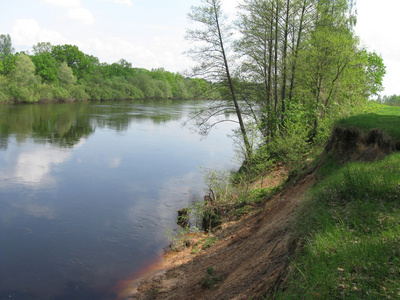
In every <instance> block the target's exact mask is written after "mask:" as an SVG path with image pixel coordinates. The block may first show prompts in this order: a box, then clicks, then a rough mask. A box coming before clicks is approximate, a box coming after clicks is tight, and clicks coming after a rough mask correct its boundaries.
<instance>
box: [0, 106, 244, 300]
mask: <svg viewBox="0 0 400 300" xmlns="http://www.w3.org/2000/svg"><path fill="white" fill-rule="evenodd" d="M202 105H205V103H204V102H173V101H136V102H90V103H89V102H85V103H65V104H41V105H21V106H0V266H1V268H0V299H85V300H86V299H114V298H116V296H114V290H113V288H114V287H115V286H116V285H117V284H118V283H119V282H121V281H123V280H124V279H125V278H129V277H132V275H133V274H135V273H136V272H138V271H139V270H140V269H142V268H145V267H146V266H147V265H148V264H150V263H151V262H153V261H154V260H156V259H157V258H158V257H160V255H161V254H162V251H163V248H164V247H165V246H166V245H167V241H166V237H165V232H166V231H167V228H169V229H171V230H173V229H175V228H176V227H177V225H176V224H175V220H176V211H177V210H178V209H179V208H182V207H184V206H186V205H188V204H191V203H193V202H195V201H199V200H201V199H202V197H203V195H204V189H205V185H204V182H203V176H204V175H203V174H202V173H201V172H199V171H200V168H201V167H204V168H213V169H232V168H235V167H237V166H236V164H235V163H234V162H233V157H234V153H233V146H232V141H231V139H230V138H229V137H228V136H227V135H228V134H230V133H231V130H232V128H234V127H235V125H234V124H233V123H221V124H219V125H218V127H217V128H216V129H215V130H213V131H212V132H211V134H210V135H209V136H208V137H207V138H205V139H201V137H200V136H199V135H197V134H196V133H193V132H192V131H191V130H190V129H189V128H186V127H182V126H181V124H182V122H183V121H184V120H185V119H186V118H187V116H188V113H189V112H190V111H191V110H193V109H196V108H198V107H199V106H202Z"/></svg>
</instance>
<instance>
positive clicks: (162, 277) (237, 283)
mask: <svg viewBox="0 0 400 300" xmlns="http://www.w3.org/2000/svg"><path fill="white" fill-rule="evenodd" d="M274 174H275V176H272V177H271V176H268V177H266V178H265V179H264V180H261V181H259V182H257V183H255V185H256V186H258V187H261V186H262V187H266V186H274V185H276V184H278V183H280V182H281V181H282V180H283V179H286V175H287V172H285V171H284V170H283V169H282V168H279V169H278V170H277V171H275V172H274ZM313 180H314V179H313V175H308V176H307V177H305V178H304V179H303V180H302V181H301V182H298V183H294V184H293V185H292V186H291V187H289V188H288V189H286V190H285V191H284V192H282V193H280V194H278V195H275V196H274V197H273V198H271V199H270V200H268V202H267V203H265V204H264V205H263V207H262V209H260V210H259V212H258V213H255V214H254V215H252V216H248V217H246V218H244V219H242V220H240V221H236V222H229V223H225V224H224V225H223V226H222V228H221V229H220V230H219V231H218V232H216V233H215V235H216V236H217V238H218V241H217V242H216V243H215V244H214V245H213V246H212V247H211V248H208V249H206V250H203V251H201V252H200V254H197V255H193V254H191V248H192V246H193V244H194V242H195V241H196V239H195V240H194V242H192V243H191V246H189V247H188V248H186V249H185V250H184V251H182V252H179V253H176V254H172V255H170V256H169V257H166V259H165V261H164V262H163V263H161V264H160V265H158V266H157V267H156V268H153V270H152V272H150V273H149V274H147V275H146V276H143V277H141V278H138V279H136V280H134V281H132V282H130V283H129V284H128V288H127V289H126V290H125V291H124V292H123V294H124V295H122V296H123V297H124V299H249V297H253V298H255V299H257V298H260V297H261V296H263V295H265V294H266V293H268V292H269V291H271V290H274V289H276V288H277V287H278V286H279V285H280V284H281V281H282V279H283V278H284V276H283V275H284V274H285V271H286V269H287V267H288V264H289V256H290V253H291V251H292V250H293V249H294V248H295V243H294V242H293V240H292V238H291V234H290V231H289V228H288V225H289V224H290V221H291V220H292V219H293V217H294V215H295V214H294V212H295V210H296V207H297V206H298V204H299V203H300V202H301V201H302V199H303V196H304V192H305V191H306V190H307V188H308V187H309V185H310V184H312V182H313ZM201 238H202V237H197V240H199V239H201ZM209 267H213V269H214V272H215V274H216V275H217V276H218V278H219V279H220V280H218V281H216V282H215V285H214V286H213V287H211V288H205V287H202V285H201V282H202V280H203V279H204V278H205V276H206V274H207V268H209ZM157 272H158V273H157Z"/></svg>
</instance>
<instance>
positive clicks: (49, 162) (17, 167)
mask: <svg viewBox="0 0 400 300" xmlns="http://www.w3.org/2000/svg"><path fill="white" fill-rule="evenodd" d="M83 143H84V140H81V141H80V142H79V143H78V144H77V145H76V146H75V147H74V149H76V148H77V147H80V146H81V145H82V144H83ZM14 155H15V157H13V158H12V159H9V160H8V163H9V165H8V166H7V167H6V170H4V171H3V172H1V173H3V174H1V173H0V178H2V179H3V181H4V180H7V181H12V182H14V183H15V182H16V183H22V184H26V185H35V186H36V185H42V184H54V183H55V182H54V178H52V177H51V176H50V173H51V170H52V168H53V167H54V166H56V165H59V164H61V163H63V162H66V161H67V160H69V159H70V158H71V155H72V151H71V150H60V149H55V148H51V147H50V146H41V147H40V148H39V149H34V150H33V151H32V150H31V151H25V152H22V153H18V152H16V153H15V154H14ZM14 155H13V156H14Z"/></svg>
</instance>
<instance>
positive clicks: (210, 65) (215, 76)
mask: <svg viewBox="0 0 400 300" xmlns="http://www.w3.org/2000/svg"><path fill="white" fill-rule="evenodd" d="M202 3H203V5H202V6H198V7H192V9H191V12H190V13H189V15H188V16H189V19H191V20H192V21H195V22H198V23H200V24H201V25H202V28H201V29H195V30H187V36H186V38H187V39H188V40H190V41H193V42H197V43H198V44H200V45H199V46H198V47H196V48H193V49H192V50H191V51H190V52H189V53H190V55H191V56H192V57H193V58H194V60H196V61H198V62H199V65H198V66H197V67H195V68H194V69H193V70H194V75H196V76H200V77H202V78H204V79H208V80H210V81H213V82H225V83H226V84H227V86H228V88H229V91H230V97H231V100H232V102H233V107H234V111H235V113H236V116H237V119H238V123H239V126H240V132H241V136H242V139H243V142H244V145H245V149H246V155H247V157H249V158H250V157H251V156H252V147H251V145H250V142H249V139H248V136H247V132H246V128H245V125H244V121H243V118H242V111H241V109H240V107H239V103H238V100H237V96H236V91H235V86H234V83H233V80H232V77H231V71H230V65H229V59H228V52H227V49H226V41H227V39H228V37H229V36H230V33H229V29H228V28H227V27H225V26H224V23H225V22H227V17H226V16H225V15H224V14H223V12H222V9H221V1H220V0H203V1H202ZM224 112H225V109H221V107H219V106H217V107H214V108H212V111H209V114H208V115H207V116H204V118H202V120H201V121H200V123H199V124H200V125H202V124H206V123H207V122H208V121H210V119H211V118H212V117H213V116H216V115H218V114H221V113H224ZM199 116H200V115H199Z"/></svg>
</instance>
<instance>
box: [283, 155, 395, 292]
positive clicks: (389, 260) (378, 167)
mask: <svg viewBox="0 0 400 300" xmlns="http://www.w3.org/2000/svg"><path fill="white" fill-rule="evenodd" d="M332 160H334V158H329V159H328V161H329V162H328V163H327V164H326V165H325V166H324V168H323V169H321V171H320V174H319V176H320V178H321V180H320V181H319V183H318V184H317V185H316V186H315V187H314V188H313V189H312V190H311V191H310V195H309V199H308V202H307V203H305V205H304V207H303V208H302V209H301V210H300V212H299V217H298V220H297V223H296V226H295V227H296V228H297V235H298V237H300V238H303V243H304V247H303V248H302V251H301V253H300V254H299V256H298V257H296V258H295V260H294V261H293V263H292V272H291V273H290V278H289V282H290V283H289V285H288V289H287V290H286V291H285V292H282V293H279V295H278V298H283V299H287V298H293V297H294V298H296V299H315V298H316V296H318V297H319V298H321V299H328V298H329V299H332V298H345V299H377V298H400V153H395V154H392V155H390V156H388V157H386V158H385V159H383V160H381V161H379V162H374V163H356V162H353V163H349V164H347V165H344V166H341V167H338V165H337V164H335V163H334V162H332ZM328 174H329V175H328Z"/></svg>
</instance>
